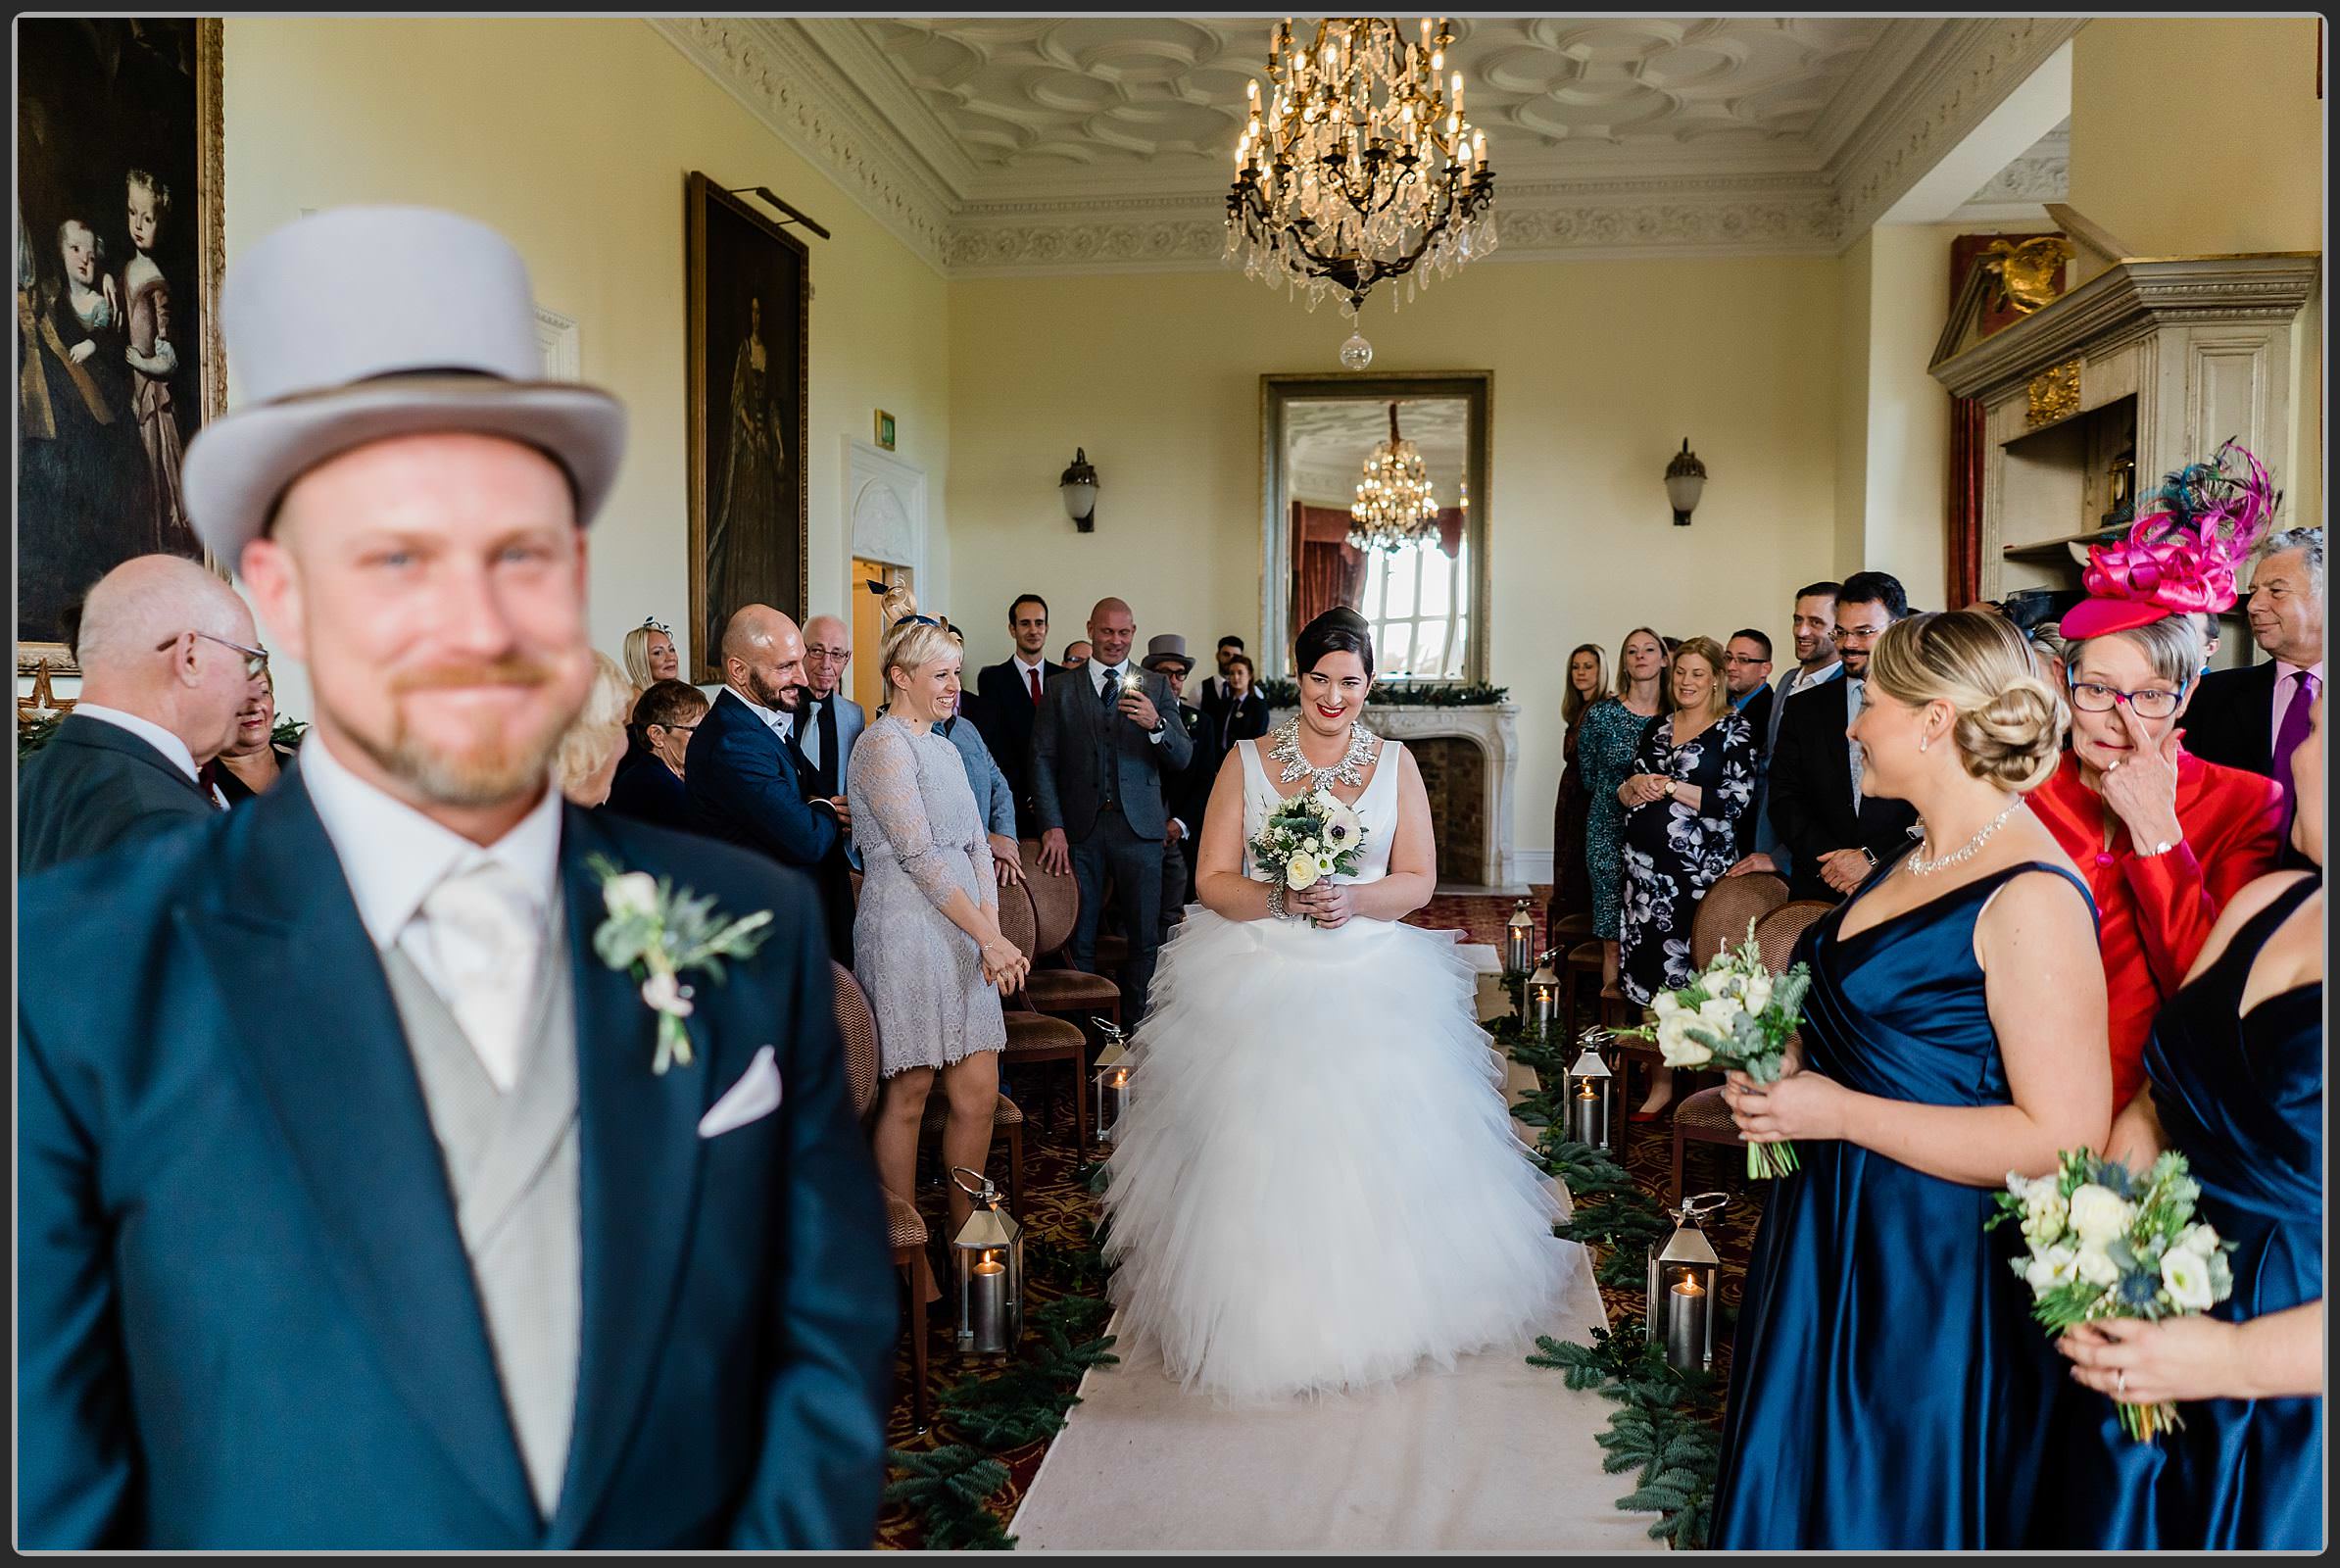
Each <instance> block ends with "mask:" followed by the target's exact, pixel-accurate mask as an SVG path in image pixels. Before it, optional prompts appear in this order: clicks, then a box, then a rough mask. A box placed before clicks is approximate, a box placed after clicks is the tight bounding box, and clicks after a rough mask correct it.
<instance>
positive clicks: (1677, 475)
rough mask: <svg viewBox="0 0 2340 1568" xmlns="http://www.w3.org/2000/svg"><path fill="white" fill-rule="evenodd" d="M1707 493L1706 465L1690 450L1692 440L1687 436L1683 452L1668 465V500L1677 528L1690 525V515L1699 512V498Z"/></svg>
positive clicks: (1683, 441)
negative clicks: (1672, 509)
mask: <svg viewBox="0 0 2340 1568" xmlns="http://www.w3.org/2000/svg"><path fill="white" fill-rule="evenodd" d="M1705 491H1706V465H1705V464H1703V463H1700V462H1699V461H1698V454H1697V453H1695V452H1692V451H1691V450H1690V438H1689V437H1688V436H1686V435H1685V436H1683V437H1682V450H1681V451H1680V452H1677V453H1675V454H1674V461H1673V462H1672V463H1669V464H1667V465H1666V500H1667V502H1668V504H1670V505H1671V506H1672V507H1673V508H1674V526H1675V527H1677V528H1686V527H1688V526H1689V525H1690V514H1691V513H1693V512H1695V511H1697V510H1698V497H1699V496H1701V495H1702V494H1704V493H1705Z"/></svg>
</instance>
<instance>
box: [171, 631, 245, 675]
mask: <svg viewBox="0 0 2340 1568" xmlns="http://www.w3.org/2000/svg"><path fill="white" fill-rule="evenodd" d="M185 635H186V633H185V632H181V633H179V637H183V636H185ZM195 635H196V636H198V637H201V638H203V639H204V640H205V641H206V642H215V643H218V644H219V646H220V647H222V648H232V649H234V650H235V651H236V652H237V653H239V654H242V655H243V656H244V679H246V680H258V679H260V677H261V676H263V675H265V674H267V673H268V650H267V649H265V648H246V647H245V646H244V645H243V644H242V643H231V642H229V641H228V640H227V639H226V638H224V637H214V636H213V635H212V634H211V633H210V632H208V631H199V632H197V633H195ZM177 641H178V637H166V638H164V639H163V640H162V641H161V642H159V643H157V644H155V652H156V653H158V654H159V653H161V652H163V651H164V650H165V649H167V648H169V647H170V646H171V644H172V643H175V642H177Z"/></svg>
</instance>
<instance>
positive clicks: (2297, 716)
mask: <svg viewBox="0 0 2340 1568" xmlns="http://www.w3.org/2000/svg"><path fill="white" fill-rule="evenodd" d="M2315 705H2316V676H2315V675H2314V673H2313V672H2311V671H2309V670H2305V669H2303V670H2300V671H2299V672H2298V673H2296V674H2294V675H2293V676H2292V677H2291V705H2290V706H2289V707H2288V708H2285V709H2284V710H2283V723H2282V726H2281V727H2280V728H2279V729H2277V730H2276V731H2275V765H2274V776H2275V782H2276V783H2277V784H2280V785H2282V786H2283V818H2284V820H2285V821H2287V822H2288V821H2289V820H2290V819H2291V812H2292V809H2293V808H2294V806H2295V805H2296V804H2297V803H2296V802H2295V801H2294V800H2293V799H2292V784H2291V754H2292V753H2293V752H2296V751H2298V750H2299V749H2300V742H2302V741H2304V740H2306V739H2307V738H2308V710H2309V709H2310V708H2313V707H2314V706H2315Z"/></svg>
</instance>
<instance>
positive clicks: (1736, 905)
mask: <svg viewBox="0 0 2340 1568" xmlns="http://www.w3.org/2000/svg"><path fill="white" fill-rule="evenodd" d="M1786 902H1787V884H1786V883H1785V882H1782V881H1781V880H1780V879H1779V878H1778V877H1776V876H1773V875H1771V874H1770V873H1768V872H1760V871H1759V872H1755V873H1752V874H1750V875H1747V876H1727V877H1724V878H1723V879H1722V880H1721V881H1719V882H1717V883H1716V884H1715V885H1714V886H1713V887H1711V888H1708V889H1707V890H1706V897H1705V898H1703V899H1700V900H1699V901H1698V912H1697V914H1695V915H1694V916H1692V917H1691V919H1690V967H1691V968H1692V969H1703V968H1705V967H1706V966H1707V965H1708V964H1709V963H1711V962H1713V961H1714V956H1715V955H1716V954H1718V953H1720V952H1722V951H1723V950H1724V949H1725V948H1735V947H1737V946H1738V945H1739V944H1740V943H1742V942H1744V941H1746V940H1747V926H1748V924H1749V923H1750V922H1752V921H1756V920H1760V919H1762V918H1763V917H1764V916H1765V915H1767V914H1769V913H1771V912H1772V911H1773V910H1774V909H1776V908H1778V907H1779V906H1780V905H1782V904H1785V903H1786Z"/></svg>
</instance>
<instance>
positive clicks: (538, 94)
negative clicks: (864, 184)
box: [225, 18, 951, 716]
mask: <svg viewBox="0 0 2340 1568" xmlns="http://www.w3.org/2000/svg"><path fill="white" fill-rule="evenodd" d="M225 58H226V117H227V252H228V258H229V262H230V264H231V265H232V264H233V261H234V258H235V257H236V255H237V254H238V253H240V252H241V251H242V250H243V249H244V248H245V247H247V246H249V245H250V244H252V243H253V242H254V241H255V240H256V239H258V238H260V237H261V236H262V235H264V234H266V233H267V232H268V231H269V230H270V229H272V228H275V227H276V226H278V225H279V224H281V223H284V222H287V221H292V220H293V219H295V218H297V217H298V216H299V215H300V212H301V210H302V209H303V208H323V207H330V206H334V205H337V204H340V203H345V202H415V203H425V204H429V205H433V206H441V207H448V208H452V209H454V210H456V211H458V212H463V213H466V214H468V215H470V216H472V217H475V218H478V219H481V220H484V221H487V222H490V223H493V224H495V225H496V226H497V227H498V228H500V229H502V230H503V232H504V233H505V234H506V235H507V236H508V237H509V238H511V239H512V242H513V243H514V244H515V245H517V246H518V247H519V249H520V251H521V254H522V255H523V256H525V257H526V259H527V262H528V268H529V271H530V274H531V275H532V277H533V278H534V280H535V284H536V291H537V295H538V298H539V301H540V302H541V303H542V304H544V305H545V306H546V307H548V308H550V309H552V310H556V311H559V312H561V313H562V314H563V315H566V316H569V317H573V318H575V319H577V321H578V323H579V327H578V336H579V343H580V347H581V357H582V361H583V365H582V372H583V375H584V377H585V379H587V380H589V381H592V382H595V383H597V384H599V385H602V386H606V387H609V389H611V390H612V391H614V392H616V393H617V394H618V395H619V396H620V397H622V398H623V399H624V400H625V402H626V405H627V408H628V410H629V412H630V415H631V418H632V434H631V440H630V444H629V448H628V455H627V458H626V464H625V468H624V471H623V474H622V476H621V477H620V479H619V482H618V487H617V490H616V493H615V495H614V497H613V498H612V499H611V501H610V503H609V508H608V510H607V511H606V512H605V513H604V514H603V515H602V519H601V521H600V522H598V523H597V524H596V525H595V527H594V530H593V535H592V552H593V587H592V605H593V611H592V613H593V622H592V623H593V634H594V641H595V643H596V645H597V646H599V647H601V648H603V649H605V650H607V651H609V653H611V654H612V655H614V654H615V653H616V651H617V648H618V644H619V642H620V641H621V639H622V638H623V637H624V634H625V632H626V631H627V630H628V629H629V628H630V627H632V626H634V625H636V624H638V623H639V622H640V621H641V619H642V617H643V616H644V615H645V614H654V613H655V614H656V615H658V618H659V619H661V620H664V621H666V622H667V623H668V624H670V625H672V626H673V627H674V628H675V632H676V635H677V637H678V638H680V637H682V636H684V635H685V632H686V622H687V620H688V613H689V594H688V588H687V586H686V585H687V581H688V579H687V577H686V575H685V570H686V561H685V557H686V554H687V551H688V533H687V510H686V509H687V507H688V489H687V486H688V483H689V469H688V466H687V465H688V459H687V456H686V452H687V436H686V431H687V423H686V415H685V403H684V381H685V358H684V355H685V345H684V338H685V330H686V323H685V290H684V277H683V182H684V178H685V176H686V175H687V174H688V173H689V172H691V171H692V170H694V169H696V170H700V171H702V172H706V173H707V175H708V176H709V177H710V178H712V179H714V180H716V181H717V182H718V183H720V184H723V185H726V186H738V185H749V184H766V185H769V186H771V187H772V188H773V189H774V190H775V191H777V192H779V193H780V194H781V195H782V196H784V197H786V198H787V199H788V200H789V201H791V202H792V203H794V204H795V205H796V206H798V207H800V208H802V209H804V211H805V212H808V213H810V214H811V215H812V216H813V217H814V218H816V219H818V220H819V221H821V223H822V224H823V225H824V226H826V227H827V228H828V229H829V230H830V232H831V234H832V235H833V236H834V237H833V238H831V239H827V240H823V239H820V238H818V237H817V236H814V237H811V238H810V239H809V244H810V246H811V267H812V281H813V290H814V297H813V301H812V320H811V396H810V410H809V429H810V453H809V469H808V474H809V480H810V487H809V488H810V499H809V511H810V527H811V545H810V552H809V570H810V582H811V599H812V606H813V608H814V609H815V610H816V611H817V610H834V609H837V608H839V607H841V606H842V605H843V604H844V603H845V594H846V590H847V583H846V576H847V562H848V558H849V554H850V552H849V549H848V536H847V531H846V525H845V520H844V510H843V509H844V505H845V502H844V497H843V494H842V492H843V489H844V459H843V455H842V454H843V447H842V440H841V438H842V437H843V436H846V435H849V434H850V435H853V436H858V437H860V438H861V439H863V440H867V439H868V438H869V436H870V411H871V410H872V409H873V408H879V407H882V408H885V409H887V410H889V411H890V412H891V413H893V414H894V415H895V416H896V417H897V419H898V421H899V455H900V456H901V457H902V458H904V459H906V460H908V461H909V462H911V463H914V464H917V465H920V466H924V467H925V468H926V470H927V473H928V481H929V491H928V506H929V526H930V544H929V564H930V569H932V570H934V571H936V572H938V573H941V572H947V571H948V570H949V564H950V549H949V543H948V539H947V536H946V533H945V529H944V521H945V516H944V509H945V502H944V497H945V494H946V481H947V478H948V474H949V461H948V460H949V453H950V443H951V406H950V397H949V375H948V355H949V347H950V345H949V333H948V331H947V329H946V311H947V309H948V306H949V296H948V289H947V286H946V285H945V283H944V282H943V280H942V278H941V277H940V275H938V274H937V273H936V272H935V271H934V270H931V269H930V268H928V267H927V266H926V265H925V264H924V263H922V262H921V261H919V260H918V259H917V258H916V257H914V256H913V255H912V254H911V253H910V252H909V251H908V250H907V249H906V248H904V247H903V246H902V244H900V243H899V242H898V241H896V240H895V239H894V238H893V237H892V236H891V235H890V234H888V233H887V232H886V231H885V230H884V229H883V228H881V227H880V226H879V225H878V223H877V222H876V221H875V220H873V219H871V218H869V217H868V216H866V215H865V214H864V213H863V212H862V211H861V210H860V209H859V208H858V207H856V206H855V205H854V204H853V202H852V201H851V200H849V199H848V198H847V197H846V195H845V194H844V193H843V192H842V191H840V190H839V189H838V188H837V187H836V186H834V185H832V184H830V183H829V182H828V181H827V180H826V179H825V178H824V177H823V176H821V175H819V174H817V173H816V172H813V170H812V169H811V167H810V166H809V165H807V164H805V163H804V162H803V161H802V160H800V159H799V158H797V157H796V156H795V155H794V154H793V153H791V152H790V151H789V150H788V149H787V148H786V147H784V146H783V145H782V144H781V143H780V142H779V140H778V139H777V138H776V137H774V136H773V135H772V133H771V132H770V131H769V130H767V129H765V128H764V127H763V126H762V125H760V124H759V123H756V120H755V119H754V118H752V117H751V116H750V115H749V114H748V112H747V111H746V110H745V109H743V108H741V107H740V106H739V104H738V103H737V102H736V101H734V100H733V99H732V98H731V97H730V96H728V95H727V94H726V93H724V92H723V91H722V90H721V89H720V88H718V87H716V86H715V84H714V83H713V82H712V81H710V80H709V79H708V78H707V76H706V75H705V74H704V73H701V72H700V71H699V69H698V68H697V67H695V66H693V65H692V64H690V63H689V62H688V61H686V60H685V59H684V58H683V57H682V56H681V55H680V54H678V53H677V52H676V51H675V50H674V48H673V47H672V46H671V45H669V44H668V43H666V42H665V41H664V40H663V39H662V38H660V37H659V36H658V34H657V33H656V32H654V31H653V30H652V29H651V27H650V26H649V25H647V24H645V23H643V22H640V21H637V20H621V19H610V20H606V21H605V20H592V21H574V20H559V21H497V20H476V19H456V20H428V21H424V20H406V19H400V20H346V19H338V20H298V21H296V20H277V19H273V18H268V19H259V18H255V19H249V20H246V19H236V20H231V21H230V22H229V23H228V24H227V31H226V47H225ZM232 380H233V373H232V369H231V371H230V381H231V383H232ZM230 390H231V394H232V390H233V389H232V385H231V389H230ZM285 675H295V672H293V671H290V670H288V671H286V672H285ZM279 680H280V684H282V685H284V686H285V688H286V689H285V690H284V692H283V706H284V708H285V710H286V711H289V712H292V713H295V714H299V715H304V716H305V715H306V714H307V711H308V703H307V699H306V694H305V692H304V691H303V689H302V684H301V682H300V681H299V680H298V679H297V676H296V678H294V679H292V680H290V681H286V680H285V678H284V676H280V677H279Z"/></svg>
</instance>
